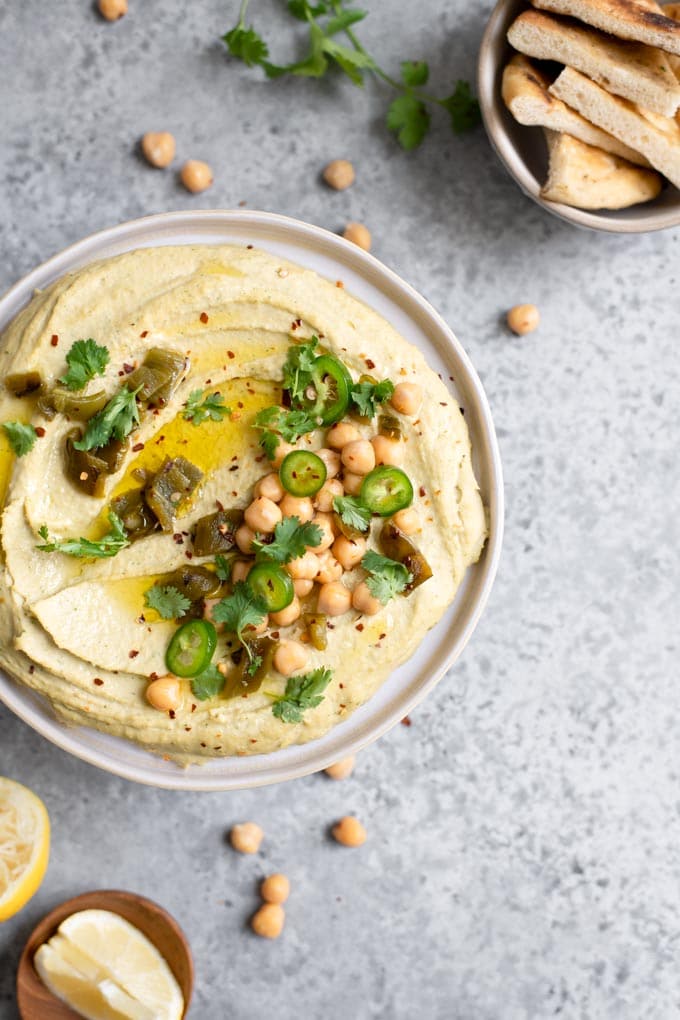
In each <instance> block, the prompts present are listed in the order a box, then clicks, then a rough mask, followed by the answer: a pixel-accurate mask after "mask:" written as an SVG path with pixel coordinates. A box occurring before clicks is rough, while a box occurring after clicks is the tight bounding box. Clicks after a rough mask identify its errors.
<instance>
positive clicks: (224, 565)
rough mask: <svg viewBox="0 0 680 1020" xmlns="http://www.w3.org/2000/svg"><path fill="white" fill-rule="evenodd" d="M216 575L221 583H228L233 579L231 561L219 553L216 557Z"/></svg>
mask: <svg viewBox="0 0 680 1020" xmlns="http://www.w3.org/2000/svg"><path fill="white" fill-rule="evenodd" d="M215 573H216V574H217V577H218V578H219V580H220V581H228V580H229V578H230V577H231V560H230V559H229V560H228V559H227V557H226V556H222V555H221V554H219V553H218V555H217V556H216V557H215Z"/></svg>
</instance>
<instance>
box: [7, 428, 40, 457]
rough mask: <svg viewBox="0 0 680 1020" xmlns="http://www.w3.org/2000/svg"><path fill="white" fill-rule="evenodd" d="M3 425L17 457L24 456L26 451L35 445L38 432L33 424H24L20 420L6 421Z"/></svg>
mask: <svg viewBox="0 0 680 1020" xmlns="http://www.w3.org/2000/svg"><path fill="white" fill-rule="evenodd" d="M2 427H3V429H4V430H5V432H6V433H7V438H8V439H9V445H10V446H11V447H12V449H13V450H14V452H15V453H16V455H17V457H23V456H24V454H25V453H28V452H29V451H30V450H32V449H33V447H34V446H35V441H36V439H37V438H38V433H37V432H36V431H35V429H34V428H33V426H32V425H24V424H23V422H20V421H4V422H3V423H2Z"/></svg>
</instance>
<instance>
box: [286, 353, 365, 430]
mask: <svg viewBox="0 0 680 1020" xmlns="http://www.w3.org/2000/svg"><path fill="white" fill-rule="evenodd" d="M311 374H312V378H311V380H310V382H309V383H308V384H307V387H306V388H305V391H304V393H303V395H302V396H301V397H300V398H299V400H298V401H296V403H297V404H298V405H299V407H300V408H302V409H303V410H305V411H307V412H308V413H309V414H310V415H311V416H312V417H313V418H318V419H320V423H321V425H332V424H333V422H336V421H340V419H341V418H342V416H343V415H344V413H345V411H346V410H347V408H348V407H349V388H350V386H351V385H352V377H351V375H350V374H349V372H348V371H347V369H346V368H345V366H344V365H343V363H342V362H341V361H338V359H337V358H334V357H332V356H331V355H330V354H322V355H321V357H319V358H317V359H316V361H315V362H314V367H313V368H312V373H311Z"/></svg>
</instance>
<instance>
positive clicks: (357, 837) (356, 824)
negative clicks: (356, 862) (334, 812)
mask: <svg viewBox="0 0 680 1020" xmlns="http://www.w3.org/2000/svg"><path fill="white" fill-rule="evenodd" d="M331 831H332V833H333V839H335V840H337V842H338V843H342V845H343V846H361V845H362V844H363V843H365V842H366V829H365V828H364V827H363V825H362V824H361V822H360V821H359V819H358V818H355V817H354V816H353V815H345V817H344V818H341V819H340V821H339V822H337V823H336V824H335V825H334V826H333V828H332V830H331Z"/></svg>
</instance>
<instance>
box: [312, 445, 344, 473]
mask: <svg viewBox="0 0 680 1020" xmlns="http://www.w3.org/2000/svg"><path fill="white" fill-rule="evenodd" d="M316 455H317V457H321V460H322V461H323V462H324V464H325V465H326V481H328V480H329V479H331V478H335V476H336V475H339V474H340V454H339V453H338V451H337V450H328V449H326V448H325V447H322V449H320V450H317V451H316Z"/></svg>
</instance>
